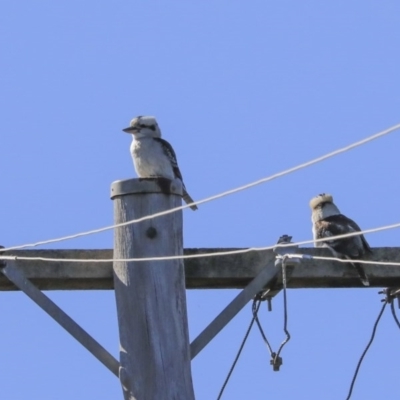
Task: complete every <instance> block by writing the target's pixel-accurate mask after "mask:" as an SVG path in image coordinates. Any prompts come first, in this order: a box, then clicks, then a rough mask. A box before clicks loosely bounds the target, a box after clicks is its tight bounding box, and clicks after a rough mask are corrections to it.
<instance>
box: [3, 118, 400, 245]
mask: <svg viewBox="0 0 400 400" xmlns="http://www.w3.org/2000/svg"><path fill="white" fill-rule="evenodd" d="M399 128H400V124H397V125H394V126H392V127H390V128H388V129H385V130H383V131H381V132H378V133H376V134H374V135H371V136H368V137H366V138H364V139H362V140H359V141H357V142H354V143H352V144H350V145H348V146H345V147H341V148H340V149H337V150H334V151H332V152H330V153H327V154H325V155H323V156H320V157H317V158H314V159H312V160H310V161H307V162H305V163H302V164H299V165H297V166H295V167H292V168H289V169H286V170H284V171H281V172H278V173H276V174H273V175H271V176H268V177H265V178H262V179H259V180H257V181H254V182H251V183H248V184H246V185H243V186H239V187H237V188H235V189H231V190H227V191H225V192H222V193H219V194H216V195H214V196H211V197H207V198H205V199H203V200H199V201H196V202H195V203H193V204H191V206H193V205H194V204H196V205H199V204H204V203H208V202H210V201H213V200H217V199H220V198H222V197H226V196H229V195H231V194H234V193H238V192H241V191H244V190H247V189H250V188H252V187H254V186H258V185H260V184H263V183H266V182H270V181H272V180H274V179H277V178H281V177H283V176H285V175H289V174H291V173H293V172H296V171H299V170H301V169H304V168H307V167H309V166H311V165H314V164H317V163H319V162H322V161H325V160H327V159H329V158H332V157H334V156H337V155H339V154H341V153H345V152H347V151H350V150H353V149H355V148H356V147H359V146H362V145H364V144H366V143H368V142H371V141H373V140H375V139H378V138H380V137H383V136H385V135H387V134H389V133H391V132H393V131H395V130H397V129H399ZM188 207H190V205H182V206H180V207H175V208H172V209H170V210H166V211H162V212H159V213H155V214H152V215H148V216H145V217H142V218H138V219H133V220H131V221H127V222H123V223H120V224H115V225H110V226H106V227H103V228H98V229H93V230H89V231H85V232H80V233H76V234H73V235H67V236H63V237H59V238H55V239H49V240H43V241H38V242H35V243H29V244H24V245H18V246H12V247H8V248H5V249H4V251H9V250H17V249H23V248H27V247H37V246H41V245H44V244H50V243H57V242H62V241H66V240H72V239H77V238H80V237H83V236H89V235H93V234H96V233H101V232H105V231H108V230H111V229H114V228H117V227H122V226H127V225H132V224H137V223H139V222H142V221H146V220H149V219H152V218H157V217H161V216H163V215H167V214H170V213H173V212H176V211H179V210H183V209H185V208H188Z"/></svg>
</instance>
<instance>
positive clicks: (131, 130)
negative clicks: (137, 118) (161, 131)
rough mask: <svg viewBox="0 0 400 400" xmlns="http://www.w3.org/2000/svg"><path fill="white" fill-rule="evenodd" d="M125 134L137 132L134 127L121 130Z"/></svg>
mask: <svg viewBox="0 0 400 400" xmlns="http://www.w3.org/2000/svg"><path fill="white" fill-rule="evenodd" d="M122 130H123V131H124V132H126V133H135V132H137V128H136V127H135V126H129V127H128V128H125V129H122Z"/></svg>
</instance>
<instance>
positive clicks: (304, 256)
mask: <svg viewBox="0 0 400 400" xmlns="http://www.w3.org/2000/svg"><path fill="white" fill-rule="evenodd" d="M396 228H400V222H398V223H396V224H391V225H385V226H380V227H377V228H372V229H365V230H362V231H357V232H350V233H345V234H342V235H335V236H330V237H329V238H328V239H327V238H322V239H317V240H314V239H311V240H304V241H300V242H295V243H293V245H297V246H300V245H305V244H312V243H314V244H315V243H317V242H324V241H327V240H333V239H345V238H348V237H353V236H359V235H362V234H367V233H376V232H381V231H385V230H388V229H396ZM277 246H279V245H276V244H275V245H271V246H264V247H249V248H245V249H236V250H227V251H221V252H213V253H201V254H186V255H183V254H182V255H174V256H161V257H142V258H121V259H114V258H105V259H89V258H52V257H31V256H17V255H7V254H5V255H0V260H15V261H16V260H22V261H34V260H35V261H47V262H77V263H93V262H98V263H108V262H113V261H117V262H138V261H167V260H177V259H190V258H203V257H217V256H228V255H234V254H244V253H250V252H252V251H254V252H259V251H267V250H272V249H274V248H276V247H277ZM282 246H283V247H285V246H286V245H285V244H283V245H282ZM14 249H17V247H7V248H4V251H9V250H14ZM288 257H289V258H295V259H314V260H326V261H338V262H341V263H353V262H357V263H361V264H371V265H387V266H400V262H387V261H369V260H353V259H352V260H348V259H341V258H337V257H322V256H311V255H309V254H288Z"/></svg>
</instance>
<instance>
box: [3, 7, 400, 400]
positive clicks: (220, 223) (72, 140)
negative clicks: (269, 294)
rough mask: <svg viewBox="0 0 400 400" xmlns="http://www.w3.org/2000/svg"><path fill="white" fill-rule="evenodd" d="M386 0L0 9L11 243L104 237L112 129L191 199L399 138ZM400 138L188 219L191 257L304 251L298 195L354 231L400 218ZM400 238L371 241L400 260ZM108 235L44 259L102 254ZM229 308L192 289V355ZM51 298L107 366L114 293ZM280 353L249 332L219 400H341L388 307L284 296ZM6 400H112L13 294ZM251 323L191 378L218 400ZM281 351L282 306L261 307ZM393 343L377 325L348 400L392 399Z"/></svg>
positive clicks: (394, 34)
mask: <svg viewBox="0 0 400 400" xmlns="http://www.w3.org/2000/svg"><path fill="white" fill-rule="evenodd" d="M399 20H400V4H399V2H397V1H394V0H392V1H381V2H373V1H352V2H349V1H328V2H319V1H302V2H297V1H293V0H287V1H281V2H264V1H257V0H255V1H252V2H246V3H244V2H237V1H229V2H228V1H220V2H218V3H211V2H208V3H203V4H199V2H198V3H197V4H196V3H195V2H182V1H171V2H166V1H165V2H161V1H158V2H157V1H153V2H150V1H149V2H139V1H134V2H124V1H118V2H113V3H111V2H104V1H101V2H96V3H95V2H86V3H82V2H78V1H74V0H72V1H69V2H50V1H41V2H34V3H33V2H27V1H25V2H22V1H19V2H18V1H17V2H16V1H14V2H12V1H4V2H2V3H1V5H0V50H1V57H0V70H1V74H0V107H1V116H2V118H1V120H2V136H1V137H2V144H3V146H2V149H3V151H2V156H1V157H0V168H1V171H2V181H3V196H2V202H1V204H2V207H1V210H0V218H1V221H2V228H3V238H2V239H1V244H3V245H5V246H11V245H18V244H24V243H27V242H33V241H37V240H42V239H50V238H53V237H58V236H64V235H68V234H71V233H76V232H79V231H85V230H89V229H92V228H97V227H102V226H106V225H109V224H112V222H113V212H112V202H111V200H110V199H109V190H110V184H111V182H113V181H115V180H119V179H126V178H131V177H134V176H135V173H134V170H133V166H132V161H131V158H130V154H129V145H130V138H129V137H128V135H126V134H124V133H123V132H122V131H121V129H122V128H124V127H126V126H127V124H128V123H129V121H130V119H131V118H133V117H134V116H137V115H155V116H156V117H157V119H158V122H159V125H160V127H161V129H162V132H163V137H164V138H166V139H167V140H168V141H170V142H171V143H172V144H173V146H174V148H175V150H176V153H177V155H178V160H179V164H180V166H181V170H182V172H183V176H184V179H185V183H186V186H187V189H188V191H189V193H190V194H191V196H192V197H193V198H195V199H202V198H205V197H208V196H211V195H213V194H217V193H219V192H222V191H225V190H228V189H231V188H234V187H237V186H240V185H242V184H245V183H248V182H251V181H254V180H257V179H260V178H262V177H265V176H268V175H271V174H273V173H276V172H279V171H281V170H284V169H286V168H289V167H292V166H295V165H297V164H299V163H302V162H305V161H308V160H309V159H312V158H315V157H317V156H320V155H322V154H324V153H327V152H329V151H332V150H334V149H336V148H339V147H341V146H344V145H347V144H350V143H352V142H354V141H357V140H360V139H361V138H363V137H366V136H368V135H371V134H373V133H376V132H378V131H380V130H382V129H385V128H387V127H390V126H391V125H394V124H397V123H399V122H400V113H399V93H400V91H399V89H400V77H399V69H400V52H399V39H400V31H399V28H398V27H399V23H400V21H399ZM399 148H400V133H399V132H394V133H392V134H390V135H388V136H386V137H384V138H382V139H379V140H378V141H375V142H373V143H370V144H367V145H365V146H363V147H360V148H357V149H355V150H353V151H352V152H349V153H346V154H343V155H339V156H337V157H335V158H332V159H330V160H328V161H325V162H323V163H321V164H318V165H315V166H312V167H310V168H308V169H304V170H302V171H299V172H297V173H293V174H292V175H289V176H286V177H283V178H281V179H278V180H275V181H272V182H270V183H267V184H265V185H261V186H258V187H255V188H252V189H249V190H247V191H244V192H241V193H238V194H235V195H232V196H230V197H226V198H224V199H220V200H216V201H214V202H211V203H207V204H204V205H202V206H201V207H200V208H199V211H197V212H195V213H193V212H192V211H190V210H185V212H184V241H185V247H247V246H268V245H272V244H274V243H275V242H276V241H277V239H278V238H279V236H281V235H282V234H284V233H286V234H290V235H292V236H293V239H294V240H296V241H299V240H307V239H311V223H310V210H309V207H308V202H309V200H310V198H311V197H313V196H315V195H316V194H318V193H321V192H330V193H332V194H333V195H334V198H335V200H336V203H337V205H338V206H339V208H340V209H341V211H342V212H343V213H344V214H346V215H348V216H350V217H351V218H353V219H354V220H356V221H357V222H358V224H359V225H360V226H361V227H362V228H373V227H378V226H382V225H386V224H390V223H396V222H399V221H400V216H399V213H398V198H399V194H400V192H399V187H398V171H399V157H398V151H399V150H398V149H399ZM399 237H400V235H399V233H398V231H388V232H381V233H377V234H373V235H368V236H367V240H368V241H369V242H370V244H371V246H373V247H382V246H398V245H399ZM112 245H113V238H112V233H111V232H108V233H103V234H99V235H95V236H89V237H86V238H82V239H79V240H75V241H68V242H62V243H58V244H56V245H52V246H46V248H65V249H67V248H99V249H100V248H111V247H112ZM236 294H237V291H234V290H201V291H188V293H187V298H188V313H189V324H190V335H191V338H194V337H195V336H196V335H197V334H198V333H199V332H200V331H201V330H202V329H203V328H204V327H205V326H206V324H207V323H208V322H209V321H211V319H212V318H213V317H214V316H215V315H216V314H217V313H218V312H219V311H220V310H221V309H222V308H224V306H225V305H226V304H227V303H228V302H229V301H230V300H231V299H232V298H233V297H234V296H235V295H236ZM49 295H50V297H51V298H52V299H54V300H55V301H56V302H57V303H58V304H59V305H61V306H62V307H63V308H64V309H65V310H66V311H67V312H68V313H70V315H71V316H72V317H74V318H75V319H76V320H77V321H78V322H79V323H81V324H82V326H83V327H84V328H85V329H87V330H88V331H89V332H90V333H91V334H92V335H93V336H94V337H95V338H96V339H98V340H99V341H100V343H102V344H103V345H104V346H105V347H106V348H107V349H109V350H110V351H111V352H112V353H113V354H114V355H116V356H117V354H118V332H117V321H116V312H115V303H114V294H113V293H112V292H111V291H110V292H62V293H60V292H51V293H49ZM288 303H289V310H288V311H289V328H290V332H291V334H292V340H291V341H290V342H289V344H288V345H287V347H286V348H285V349H284V352H283V359H284V365H283V366H282V369H281V371H280V372H279V373H277V372H272V370H271V367H270V365H269V357H268V353H267V350H266V349H265V347H264V344H263V342H262V340H261V338H260V335H259V334H258V332H256V331H255V330H254V331H253V332H252V333H251V335H250V338H249V341H248V344H247V345H246V347H245V349H244V352H243V355H242V358H241V359H240V361H239V364H238V366H237V368H236V370H235V372H234V374H233V376H232V378H231V381H230V383H229V384H228V387H227V389H226V392H225V396H224V397H223V398H224V399H232V400H236V399H243V398H246V399H253V398H264V397H265V398H267V397H268V398H276V399H292V398H294V397H300V398H308V399H321V398H323V399H325V400H330V399H339V398H345V397H346V394H347V391H348V387H349V384H350V380H351V377H352V374H353V371H354V369H355V366H356V363H357V361H358V358H359V356H360V354H361V352H362V350H363V349H364V347H365V345H366V343H367V341H368V339H369V336H370V332H371V329H372V325H373V323H374V321H375V318H376V316H377V314H378V312H379V309H380V307H381V305H380V302H379V296H378V295H377V289H365V290H355V289H353V290H348V289H340V290H339V289H335V290H333V289H332V290H291V291H289V293H288ZM0 310H1V315H2V324H1V326H2V328H1V330H0V340H1V342H2V351H1V352H0V354H1V357H0V376H1V377H2V378H1V379H0V382H1V388H2V389H1V392H2V397H3V398H5V399H12V400H14V399H15V400H19V399H23V398H25V397H26V395H27V393H29V396H30V397H31V398H33V399H36V398H37V399H39V398H40V399H41V400H47V399H49V400H50V399H51V400H53V399H57V400H63V399H70V398H75V399H96V400H103V399H117V398H121V397H122V393H121V389H120V386H119V382H118V380H117V379H116V378H115V377H114V376H113V375H112V374H111V373H109V372H108V371H107V370H106V369H105V368H104V367H103V366H102V365H101V364H100V363H98V362H97V361H96V360H95V359H94V358H93V357H92V356H91V355H90V354H89V353H87V352H86V351H85V350H84V349H83V348H81V347H80V345H79V344H77V343H76V342H75V341H74V340H73V339H72V338H71V337H69V335H68V334H67V333H66V332H64V331H63V330H62V329H61V328H60V327H59V326H57V325H56V324H55V323H54V322H53V321H52V320H51V319H50V318H48V317H47V315H45V314H44V313H43V312H42V310H40V309H39V308H38V307H36V306H35V305H34V304H33V303H32V302H31V301H30V300H28V299H27V298H25V297H24V295H23V294H21V293H4V292H3V293H0ZM250 318H251V313H250V307H247V308H246V309H244V310H243V311H242V312H241V313H240V314H239V316H238V317H237V318H236V319H235V320H234V321H233V322H232V323H231V324H230V325H229V326H228V327H227V328H226V329H225V330H224V331H223V332H222V333H221V335H220V336H219V337H218V338H217V339H216V340H215V341H214V342H213V343H212V344H210V345H209V347H207V348H206V349H205V350H204V351H203V352H202V353H201V354H200V355H199V356H198V357H197V358H196V359H195V360H194V362H193V365H192V366H193V379H194V386H195V392H196V398H197V399H198V400H209V399H214V398H216V396H217V394H218V391H219V389H220V387H221V385H222V382H223V380H224V378H225V376H226V374H227V372H228V369H229V367H230V365H231V362H232V360H233V358H234V355H235V353H236V351H237V349H238V347H239V344H240V342H241V340H242V338H243V335H244V333H245V330H246V329H247V326H248V324H249V322H250ZM261 320H262V322H263V325H264V326H265V329H266V332H267V334H268V335H269V337H270V339H271V341H272V343H273V344H274V345H275V346H277V345H278V344H279V343H280V341H281V340H282V338H283V332H282V324H283V321H282V296H281V295H279V296H277V298H276V299H275V300H274V310H273V312H272V313H267V311H266V308H265V307H263V308H262V310H261ZM399 340H400V331H399V330H398V328H397V327H396V326H395V324H394V322H393V320H392V317H391V316H390V313H389V310H387V312H386V313H385V314H384V316H383V318H382V321H381V324H380V326H379V328H378V332H377V337H376V339H375V342H374V344H373V346H372V348H371V349H370V352H369V353H368V355H367V357H366V359H365V361H364V364H363V365H362V368H361V371H360V374H359V378H358V380H357V383H356V387H355V391H354V394H353V397H352V399H365V398H377V397H378V396H382V397H383V398H386V399H388V400H389V399H398V398H399V396H400V389H399V386H398V382H397V374H396V373H395V371H396V368H397V363H396V360H397V359H398V357H399V355H400V350H399V348H398V343H399Z"/></svg>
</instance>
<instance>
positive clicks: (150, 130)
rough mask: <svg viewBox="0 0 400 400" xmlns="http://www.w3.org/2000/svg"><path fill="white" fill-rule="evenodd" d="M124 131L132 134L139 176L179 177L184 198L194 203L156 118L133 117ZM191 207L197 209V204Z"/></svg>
mask: <svg viewBox="0 0 400 400" xmlns="http://www.w3.org/2000/svg"><path fill="white" fill-rule="evenodd" d="M123 131H124V132H126V133H130V134H132V139H133V140H132V144H131V154H132V158H133V164H134V166H135V170H136V173H137V174H138V176H139V178H153V177H154V178H155V177H162V178H167V179H175V178H179V179H180V180H181V182H182V187H183V195H182V197H183V200H184V201H185V202H186V203H187V204H191V203H194V200H193V199H192V198H191V197H190V196H189V194H188V192H187V191H186V188H185V184H184V183H183V179H182V174H181V171H180V170H179V167H178V161H177V159H176V155H175V151H174V149H173V148H172V146H171V145H170V144H169V143H168V142H167V141H166V140H164V139H161V131H160V128H159V127H158V124H157V121H156V119H155V118H154V117H143V116H139V117H136V118H133V120H132V121H131V123H130V126H129V127H128V128H125V129H123ZM190 208H191V209H192V210H197V206H196V205H195V204H193V205H191V206H190Z"/></svg>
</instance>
